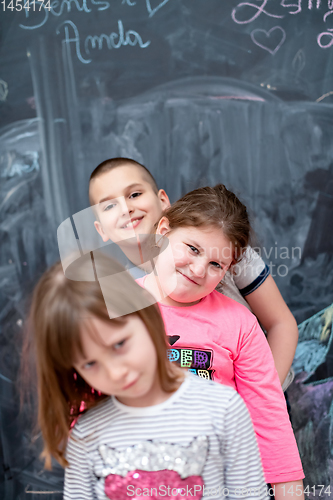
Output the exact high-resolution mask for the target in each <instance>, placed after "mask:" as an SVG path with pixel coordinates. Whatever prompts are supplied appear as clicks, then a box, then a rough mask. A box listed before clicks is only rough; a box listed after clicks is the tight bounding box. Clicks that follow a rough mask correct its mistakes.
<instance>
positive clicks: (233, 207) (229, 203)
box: [156, 184, 251, 263]
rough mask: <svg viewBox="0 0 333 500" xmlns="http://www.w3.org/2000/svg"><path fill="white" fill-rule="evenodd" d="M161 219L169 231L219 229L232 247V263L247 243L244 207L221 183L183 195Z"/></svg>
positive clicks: (237, 258)
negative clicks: (192, 228) (164, 218)
mask: <svg viewBox="0 0 333 500" xmlns="http://www.w3.org/2000/svg"><path fill="white" fill-rule="evenodd" d="M162 217H166V218H167V219H168V221H169V226H170V229H171V230H173V229H178V228H180V227H200V228H204V227H207V228H211V227H214V228H218V229H221V230H222V231H223V234H224V235H225V236H226V237H227V238H228V239H229V240H230V242H231V244H232V245H233V249H234V261H233V263H236V262H238V261H239V260H240V259H241V258H242V255H243V253H244V251H245V249H246V247H247V245H248V244H249V240H250V233H251V225H250V221H249V217H248V213H247V209H246V206H245V205H243V203H242V202H241V201H240V200H239V199H238V198H237V196H236V195H235V194H234V193H233V192H232V191H229V190H228V189H227V188H226V187H225V186H224V185H223V184H217V185H216V186H215V187H203V188H199V189H195V190H193V191H191V192H190V193H187V194H185V195H184V196H183V197H182V198H180V199H179V200H178V201H176V202H175V203H173V204H172V205H171V207H169V208H167V209H166V210H165V211H164V212H163V215H162ZM162 217H161V218H162ZM156 226H157V224H156Z"/></svg>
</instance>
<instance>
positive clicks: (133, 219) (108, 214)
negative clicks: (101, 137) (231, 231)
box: [89, 158, 298, 390]
mask: <svg viewBox="0 0 333 500" xmlns="http://www.w3.org/2000/svg"><path fill="white" fill-rule="evenodd" d="M89 200H90V204H91V205H93V206H94V211H95V214H96V219H97V220H96V221H95V223H94V224H95V228H96V230H97V232H98V233H99V234H100V236H101V237H102V239H103V241H104V242H107V241H108V240H112V241H114V242H116V243H117V245H119V247H120V248H121V250H122V251H123V252H124V254H125V256H126V258H127V259H128V261H129V262H130V263H133V264H134V265H135V266H140V267H141V268H142V267H145V261H146V260H149V258H148V259H145V258H144V257H145V249H144V243H145V242H146V241H147V239H148V237H149V235H150V234H151V233H153V231H154V225H155V223H156V222H157V221H158V219H159V218H160V216H161V213H162V211H163V210H164V209H165V208H167V207H168V206H169V205H170V201H169V198H168V195H167V194H166V192H165V191H164V190H163V189H160V190H159V189H158V187H157V185H156V182H155V180H154V178H153V176H152V175H151V173H150V172H149V170H147V169H146V168H145V167H144V166H143V165H141V164H140V163H138V162H136V161H134V160H131V159H128V158H113V159H110V160H106V161H104V162H103V163H101V164H100V165H98V167H96V168H95V170H94V171H93V173H92V174H91V176H90V183H89ZM112 246H113V247H115V246H116V245H112ZM246 253H247V255H246V258H244V259H242V260H241V262H240V268H239V269H240V272H238V273H237V275H234V276H233V275H231V274H229V276H228V281H227V286H226V284H225V283H224V282H223V293H224V294H225V295H228V296H230V297H231V298H233V299H235V300H237V301H238V302H240V303H242V304H243V305H246V306H247V307H248V308H249V309H251V310H252V312H253V313H254V314H255V315H256V316H257V318H258V320H259V322H260V323H261V325H262V326H263V328H264V329H265V330H266V333H267V340H268V343H269V345H270V348H271V350H272V353H273V357H274V361H275V366H276V369H277V372H278V374H279V377H280V382H281V384H283V389H284V390H286V388H287V387H288V385H289V384H290V383H291V381H292V378H293V377H292V375H290V371H289V370H290V367H291V363H292V360H293V358H294V354H295V350H296V346H297V341H298V328H297V324H296V321H295V319H294V317H293V315H292V314H291V312H290V310H289V308H288V306H287V304H286V303H285V302H284V300H283V298H282V295H281V294H280V292H279V290H278V288H277V286H276V284H275V282H274V279H273V278H272V276H271V275H270V274H269V269H268V267H267V266H265V264H264V262H263V260H262V259H261V258H260V256H259V255H258V254H257V253H256V252H255V251H254V250H253V249H251V248H250V247H249V248H248V249H247V252H246ZM123 262H124V261H123ZM140 267H138V268H136V269H137V270H138V271H139V272H138V274H137V275H136V276H135V277H139V276H140ZM143 274H145V272H143V271H142V272H141V275H143ZM237 287H238V289H237ZM243 297H245V299H246V302H245V300H244V299H243Z"/></svg>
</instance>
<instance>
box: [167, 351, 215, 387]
mask: <svg viewBox="0 0 333 500" xmlns="http://www.w3.org/2000/svg"><path fill="white" fill-rule="evenodd" d="M168 357H169V360H170V361H175V362H176V363H178V364H180V366H182V367H185V368H188V371H190V372H192V373H195V374H196V375H198V376H199V377H201V378H206V379H211V380H212V379H213V373H214V370H213V369H212V368H211V366H212V361H213V351H210V350H206V351H204V350H198V349H193V348H191V347H186V348H177V349H176V348H175V347H172V348H171V349H168Z"/></svg>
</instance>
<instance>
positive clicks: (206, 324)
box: [137, 278, 304, 483]
mask: <svg viewBox="0 0 333 500" xmlns="http://www.w3.org/2000/svg"><path fill="white" fill-rule="evenodd" d="M137 281H138V283H139V284H140V285H142V286H143V283H144V278H140V279H139V280H137ZM159 306H160V310H161V313H162V316H163V320H164V324H165V328H166V332H167V335H168V340H169V344H170V350H169V358H170V360H171V361H177V362H178V363H179V364H180V365H181V366H185V367H188V368H189V369H190V370H191V371H193V372H194V373H196V374H197V375H199V376H201V377H203V378H211V379H213V380H215V381H217V382H220V383H222V384H225V385H229V386H230V387H233V388H234V389H236V391H237V392H238V393H239V394H240V395H241V396H242V398H243V399H244V401H245V403H246V405H247V407H248V410H249V412H250V415H251V418H252V422H253V426H254V430H255V432H256V435H257V439H258V445H259V449H260V454H261V459H262V463H263V469H264V472H265V479H266V481H267V482H268V483H282V482H288V481H296V480H298V479H302V478H304V474H303V470H302V464H301V460H300V457H299V453H298V449H297V444H296V440H295V436H294V433H293V430H292V427H291V424H290V420H289V416H288V412H287V408H286V402H285V398H284V395H283V392H282V389H281V384H280V381H279V377H278V374H277V372H276V369H275V366H274V360H273V356H272V353H271V350H270V347H269V345H268V343H267V340H266V337H265V335H264V333H263V331H262V329H261V328H260V326H259V324H258V322H257V320H256V318H255V316H254V315H253V314H252V313H251V312H250V311H249V310H248V309H247V308H246V307H244V306H242V305H240V304H238V303H237V302H235V301H234V300H232V299H230V298H229V297H225V296H224V295H222V294H220V293H219V292H217V291H215V290H214V291H213V292H212V293H211V294H209V295H207V297H205V298H203V299H202V300H201V301H200V302H199V303H198V304H196V305H194V306H188V307H173V306H166V305H164V304H159Z"/></svg>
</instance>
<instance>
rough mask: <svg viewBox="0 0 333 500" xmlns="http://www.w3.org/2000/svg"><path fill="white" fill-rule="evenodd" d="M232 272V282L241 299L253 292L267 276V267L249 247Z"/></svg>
mask: <svg viewBox="0 0 333 500" xmlns="http://www.w3.org/2000/svg"><path fill="white" fill-rule="evenodd" d="M233 271H234V274H233V279H234V282H235V284H236V286H237V288H238V289H239V291H240V293H241V295H242V296H243V297H245V296H246V295H249V294H250V293H252V292H254V290H256V289H257V288H258V287H259V286H260V285H262V283H263V282H264V281H265V279H266V278H267V277H268V276H269V267H268V266H267V265H266V264H265V262H264V261H263V260H262V258H261V257H260V255H259V254H257V252H256V251H255V250H253V248H251V247H247V249H246V251H245V253H244V255H243V257H242V259H241V260H240V261H239V262H238V263H237V264H235V265H234V266H233Z"/></svg>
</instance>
